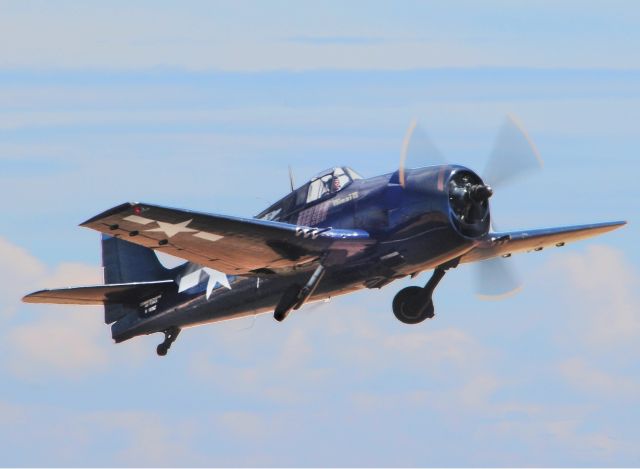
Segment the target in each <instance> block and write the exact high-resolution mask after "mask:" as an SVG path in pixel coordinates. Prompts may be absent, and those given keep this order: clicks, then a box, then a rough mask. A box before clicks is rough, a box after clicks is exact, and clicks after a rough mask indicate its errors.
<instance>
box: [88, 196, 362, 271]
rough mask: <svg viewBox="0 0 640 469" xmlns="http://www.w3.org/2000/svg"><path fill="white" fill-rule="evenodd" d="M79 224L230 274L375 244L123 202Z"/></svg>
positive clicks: (282, 267)
mask: <svg viewBox="0 0 640 469" xmlns="http://www.w3.org/2000/svg"><path fill="white" fill-rule="evenodd" d="M81 226H85V227H88V228H92V229H94V230H97V231H100V232H102V233H106V234H108V235H111V236H117V237H120V238H121V239H124V240H126V241H130V242H132V243H135V244H140V245H142V246H145V247H148V248H151V249H154V250H156V251H161V252H165V253H167V254H171V255H173V256H177V257H180V258H182V259H186V260H188V261H191V262H195V263H197V264H200V265H203V266H206V267H210V268H212V269H216V270H219V271H221V272H224V273H226V274H231V275H252V274H263V273H286V272H289V271H293V270H298V269H303V268H305V267H310V266H312V265H313V264H314V263H315V262H316V261H317V260H318V259H319V258H320V256H323V255H325V254H327V253H330V254H333V256H331V257H332V258H334V259H346V258H349V257H352V256H355V255H357V254H359V253H361V252H362V251H364V249H366V247H367V246H369V245H371V244H373V243H374V241H373V240H372V239H370V237H369V233H367V232H366V231H363V230H346V229H333V228H314V227H308V226H296V225H290V224H288V223H280V222H274V221H266V220H257V219H254V218H238V217H231V216H225V215H214V214H207V213H199V212H192V211H188V210H180V209H175V208H167V207H160V206H157V205H150V204H141V203H125V204H122V205H119V206H117V207H114V208H112V209H110V210H107V211H105V212H103V213H101V214H100V215H97V216H95V217H93V218H91V219H90V220H87V221H86V222H84V223H82V224H81Z"/></svg>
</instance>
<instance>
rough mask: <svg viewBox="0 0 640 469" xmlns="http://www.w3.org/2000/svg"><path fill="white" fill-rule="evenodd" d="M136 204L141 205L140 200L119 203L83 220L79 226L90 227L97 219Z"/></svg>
mask: <svg viewBox="0 0 640 469" xmlns="http://www.w3.org/2000/svg"><path fill="white" fill-rule="evenodd" d="M136 205H139V202H125V203H123V204H120V205H117V206H115V207H112V208H110V209H107V210H105V211H104V212H101V213H99V214H97V215H95V216H93V217H91V218H89V219H88V220H86V221H83V222H82V223H80V224H79V225H78V226H82V227H84V228H87V227H90V225H91V224H93V223H95V222H96V221H98V220H100V219H102V218H105V217H108V216H109V215H113V214H114V213H119V212H122V211H123V210H126V209H128V208H131V207H134V206H136Z"/></svg>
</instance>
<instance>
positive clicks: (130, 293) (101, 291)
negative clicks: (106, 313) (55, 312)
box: [22, 280, 175, 305]
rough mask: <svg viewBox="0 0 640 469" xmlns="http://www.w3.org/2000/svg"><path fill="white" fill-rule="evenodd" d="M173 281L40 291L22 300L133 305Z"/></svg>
mask: <svg viewBox="0 0 640 469" xmlns="http://www.w3.org/2000/svg"><path fill="white" fill-rule="evenodd" d="M171 284H175V282H174V281H173V280H158V281H154V282H133V283H115V284H110V285H92V286H86V287H69V288H57V289H53V290H40V291H37V292H34V293H30V294H28V295H26V296H25V297H24V298H22V301H24V302H25V303H52V304H62V305H107V304H133V303H136V302H138V301H140V299H142V298H145V297H151V296H153V295H155V294H157V293H160V292H162V291H163V290H164V289H166V288H167V287H168V286H169V285H171Z"/></svg>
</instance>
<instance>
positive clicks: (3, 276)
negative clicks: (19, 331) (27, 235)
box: [0, 238, 46, 319]
mask: <svg viewBox="0 0 640 469" xmlns="http://www.w3.org/2000/svg"><path fill="white" fill-rule="evenodd" d="M0 258H2V263H3V268H2V269H0V319H1V318H2V317H3V316H4V318H6V317H8V316H11V315H12V314H13V313H14V312H15V311H16V309H17V307H18V306H19V304H20V295H21V292H23V291H25V290H26V289H27V288H29V285H39V282H40V281H41V279H42V278H43V276H44V275H46V268H45V266H44V265H43V264H42V263H41V262H40V261H38V259H36V258H35V257H33V256H32V255H31V254H29V253H28V252H27V251H26V250H25V249H23V248H21V247H20V246H16V245H15V244H12V243H11V242H9V241H8V240H6V239H4V238H0Z"/></svg>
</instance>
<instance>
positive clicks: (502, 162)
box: [483, 115, 543, 187]
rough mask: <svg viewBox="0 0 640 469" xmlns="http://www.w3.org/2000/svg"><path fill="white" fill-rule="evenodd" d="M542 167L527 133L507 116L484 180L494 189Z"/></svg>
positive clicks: (538, 155)
mask: <svg viewBox="0 0 640 469" xmlns="http://www.w3.org/2000/svg"><path fill="white" fill-rule="evenodd" d="M542 165H543V162H542V158H541V157H540V154H539V153H538V149H537V148H536V146H535V145H534V143H533V141H532V140H531V139H530V138H529V135H527V132H526V131H525V130H524V128H523V127H522V125H521V124H520V123H519V122H518V121H517V120H516V118H515V117H514V116H512V115H507V117H506V119H505V121H504V123H503V124H502V127H501V128H500V131H499V133H498V136H497V137H496V140H495V143H494V145H493V150H492V151H491V154H490V155H489V159H488V161H487V165H486V166H485V170H484V176H483V179H484V180H485V181H486V182H488V183H489V184H491V186H494V187H496V186H500V185H505V184H508V183H509V182H511V181H512V180H513V179H517V178H518V177H519V176H522V175H523V174H525V173H527V172H529V171H533V170H535V169H539V168H542Z"/></svg>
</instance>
